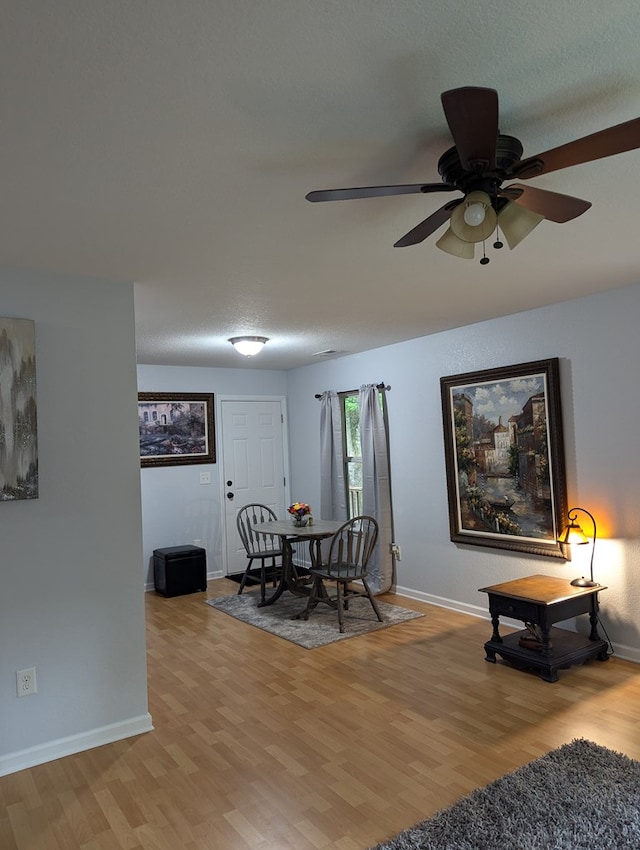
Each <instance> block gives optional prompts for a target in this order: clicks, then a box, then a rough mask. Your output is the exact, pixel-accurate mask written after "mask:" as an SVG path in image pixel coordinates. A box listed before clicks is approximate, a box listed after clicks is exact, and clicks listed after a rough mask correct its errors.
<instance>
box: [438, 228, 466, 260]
mask: <svg viewBox="0 0 640 850" xmlns="http://www.w3.org/2000/svg"><path fill="white" fill-rule="evenodd" d="M436 248H440V250H441V251H446V252H447V254H453V256H454V257H462V258H463V259H464V260H473V254H474V252H475V247H474V245H473V242H464V241H463V240H462V239H458V237H457V236H456V235H455V233H454V232H453V231H452V230H451V228H450V227H448V228H447V231H446V233H445V234H444V235H443V236H441V237H440V239H438V241H437V242H436Z"/></svg>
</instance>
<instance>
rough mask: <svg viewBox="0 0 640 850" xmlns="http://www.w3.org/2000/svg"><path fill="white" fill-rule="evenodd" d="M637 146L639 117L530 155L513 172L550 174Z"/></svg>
mask: <svg viewBox="0 0 640 850" xmlns="http://www.w3.org/2000/svg"><path fill="white" fill-rule="evenodd" d="M636 148H640V118H634V119H633V120H631V121H625V122H624V124H616V126H615V127H609V128H608V129H606V130H600V131H599V132H598V133H592V134H591V135H590V136H584V137H583V138H582V139H576V140H575V141H574V142H567V144H566V145H560V147H557V148H552V149H551V150H549V151H545V153H539V154H538V155H537V156H530V157H527V159H523V160H521V161H520V162H518V163H516V165H515V166H514V168H513V169H512V171H511V175H512V176H514V177H519V178H520V179H521V180H528V179H529V178H530V177H537V176H538V175H539V174H548V173H549V172H550V171H558V170H559V169H561V168H569V167H570V166H572V165H580V164H581V163H583V162H593V161H594V160H596V159H604V157H607V156H615V154H618V153H624V152H625V151H631V150H635V149H636Z"/></svg>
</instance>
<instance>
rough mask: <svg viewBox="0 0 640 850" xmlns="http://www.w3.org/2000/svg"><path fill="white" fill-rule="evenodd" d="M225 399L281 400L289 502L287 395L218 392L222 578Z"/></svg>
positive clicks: (284, 461) (224, 552)
mask: <svg viewBox="0 0 640 850" xmlns="http://www.w3.org/2000/svg"><path fill="white" fill-rule="evenodd" d="M225 401H279V402H280V404H281V407H282V419H283V421H282V467H283V470H282V471H283V474H284V481H285V484H284V500H285V503H287V504H288V503H289V498H290V497H289V482H290V478H291V476H290V475H289V427H288V426H289V415H288V411H287V397H286V396H284V395H230V394H224V395H223V394H220V393H218V394H217V397H216V415H217V417H218V422H219V423H220V431H219V433H218V444H219V446H220V450H219V452H218V455H219V462H220V469H219V472H218V484H219V487H220V526H221V529H222V559H223V565H222V566H223V573H222V578H226V576H227V567H228V563H227V524H226V522H225V511H226V508H225V498H226V497H225V493H226V490H227V488H226V487H225V481H226V480H227V478H226V476H225V474H224V434H223V433H222V403H223V402H225Z"/></svg>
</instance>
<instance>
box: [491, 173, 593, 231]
mask: <svg viewBox="0 0 640 850" xmlns="http://www.w3.org/2000/svg"><path fill="white" fill-rule="evenodd" d="M510 189H513V190H520V194H519V195H518V196H517V197H514V198H513V200H514V201H515V203H516V204H518V205H519V206H521V207H524V208H525V209H527V210H529V211H530V212H534V213H537V214H538V215H541V216H544V218H546V219H549V221H556V222H558V223H559V224H562V223H564V222H565V221H571V219H573V218H577V217H578V216H579V215H582V213H584V212H586V211H587V210H588V209H589V207H590V206H591V202H590V201H583V200H582V199H581V198H573V197H572V196H571V195H561V194H559V193H558V192H549V191H548V190H547V189H534V188H533V186H522V185H520V184H519V183H512V184H511V185H510V186H507V187H506V191H507V192H508V191H509V190H510Z"/></svg>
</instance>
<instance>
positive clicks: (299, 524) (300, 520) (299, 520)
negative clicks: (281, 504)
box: [293, 516, 308, 528]
mask: <svg viewBox="0 0 640 850" xmlns="http://www.w3.org/2000/svg"><path fill="white" fill-rule="evenodd" d="M307 521H308V520H307V517H306V516H294V517H293V524H294V525H295V527H296V528H304V526H305V525H306V524H307Z"/></svg>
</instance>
